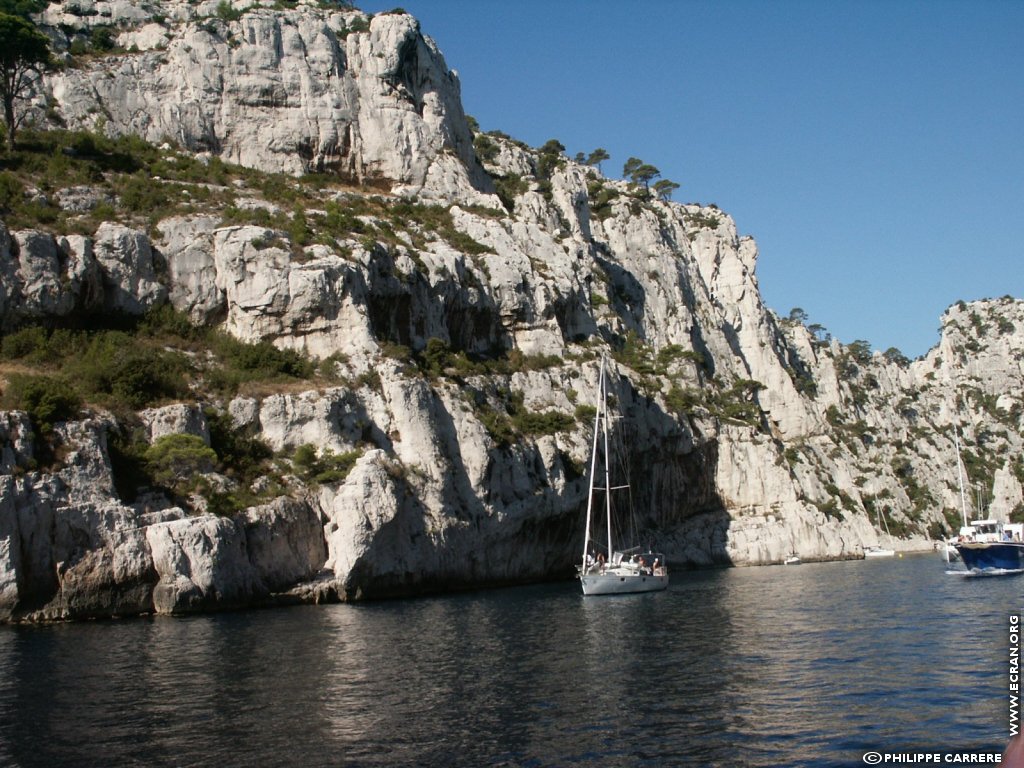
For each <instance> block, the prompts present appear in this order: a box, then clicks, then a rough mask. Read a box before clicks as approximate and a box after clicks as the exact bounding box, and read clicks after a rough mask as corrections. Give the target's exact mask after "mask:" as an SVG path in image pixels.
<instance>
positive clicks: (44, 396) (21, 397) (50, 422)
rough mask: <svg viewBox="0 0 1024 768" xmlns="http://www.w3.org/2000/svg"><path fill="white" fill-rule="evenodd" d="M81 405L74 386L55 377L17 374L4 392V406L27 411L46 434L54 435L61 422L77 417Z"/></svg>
mask: <svg viewBox="0 0 1024 768" xmlns="http://www.w3.org/2000/svg"><path fill="white" fill-rule="evenodd" d="M81 404H82V402H81V398H80V397H79V396H78V394H77V393H76V392H75V390H74V389H72V387H71V385H70V384H68V383H67V381H65V380H64V379H62V378H58V377H55V376H26V375H23V374H14V375H12V376H11V377H10V380H9V385H8V387H7V391H6V392H5V393H4V406H5V407H6V408H8V409H12V410H21V411H25V412H27V413H28V415H29V418H30V419H31V420H32V427H33V429H35V430H36V431H37V432H38V433H39V434H40V435H42V436H46V435H48V434H50V433H51V432H52V431H53V427H54V425H55V424H57V422H60V421H68V420H69V419H71V418H73V417H74V416H75V415H76V414H77V413H78V410H79V408H81Z"/></svg>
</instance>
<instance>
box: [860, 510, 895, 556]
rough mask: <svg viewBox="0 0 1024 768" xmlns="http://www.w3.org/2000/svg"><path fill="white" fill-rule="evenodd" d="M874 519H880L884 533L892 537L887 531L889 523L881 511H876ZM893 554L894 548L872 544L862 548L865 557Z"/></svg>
mask: <svg viewBox="0 0 1024 768" xmlns="http://www.w3.org/2000/svg"><path fill="white" fill-rule="evenodd" d="M875 519H876V521H877V520H878V519H881V521H882V524H883V525H884V526H885V535H886V536H888V537H889V538H890V539H891V538H892V534H891V533H889V524H888V523H887V522H886V521H885V515H884V514H882V513H881V512H877V514H876V518H875ZM895 555H896V550H895V549H888V548H887V547H881V546H874V547H865V548H864V557H865V558H869V557H895Z"/></svg>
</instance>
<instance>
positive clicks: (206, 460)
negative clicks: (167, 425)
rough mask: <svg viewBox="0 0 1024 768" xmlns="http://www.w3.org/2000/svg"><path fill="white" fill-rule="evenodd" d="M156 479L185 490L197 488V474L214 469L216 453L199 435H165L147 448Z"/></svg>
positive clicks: (148, 462)
mask: <svg viewBox="0 0 1024 768" xmlns="http://www.w3.org/2000/svg"><path fill="white" fill-rule="evenodd" d="M145 456H146V465H147V467H148V469H149V471H150V474H151V475H152V477H153V479H154V480H155V481H156V482H157V483H159V484H160V485H163V486H165V487H167V488H170V489H172V490H174V491H176V492H179V493H182V492H186V491H189V490H193V489H194V488H195V487H196V483H197V480H198V478H197V475H199V474H202V473H206V472H212V471H213V468H214V465H215V464H216V462H217V454H216V453H215V452H214V451H213V449H212V448H210V447H209V446H208V445H207V444H206V443H205V442H203V439H202V438H201V437H198V436H196V435H180V434H175V435H163V436H162V437H159V438H157V440H156V442H154V443H153V444H152V445H151V446H150V447H149V448H148V449H147V450H146V454H145Z"/></svg>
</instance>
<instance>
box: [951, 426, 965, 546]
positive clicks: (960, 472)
mask: <svg viewBox="0 0 1024 768" xmlns="http://www.w3.org/2000/svg"><path fill="white" fill-rule="evenodd" d="M953 442H954V444H955V445H956V477H957V480H958V481H959V482H960V510H961V512H962V513H963V516H964V528H966V527H967V497H966V496H965V495H964V473H963V464H961V462H960V433H959V432H958V431H957V428H956V425H955V424H954V425H953Z"/></svg>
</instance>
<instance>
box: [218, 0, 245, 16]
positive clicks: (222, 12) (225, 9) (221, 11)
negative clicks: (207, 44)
mask: <svg viewBox="0 0 1024 768" xmlns="http://www.w3.org/2000/svg"><path fill="white" fill-rule="evenodd" d="M242 14H243V11H240V10H235V9H234V8H232V7H231V3H229V2H228V1H227V0H220V3H218V4H217V18H218V19H220V20H221V21H238V20H239V19H240V18H242Z"/></svg>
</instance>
